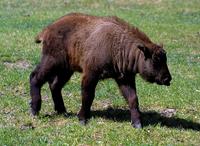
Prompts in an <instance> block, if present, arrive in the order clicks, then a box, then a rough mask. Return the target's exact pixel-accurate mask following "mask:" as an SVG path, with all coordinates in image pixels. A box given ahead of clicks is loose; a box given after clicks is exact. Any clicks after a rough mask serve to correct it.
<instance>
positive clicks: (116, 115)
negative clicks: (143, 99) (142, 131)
mask: <svg viewBox="0 0 200 146" xmlns="http://www.w3.org/2000/svg"><path fill="white" fill-rule="evenodd" d="M141 114H142V123H143V127H146V126H148V125H157V124H160V125H161V126H166V127H169V128H177V129H186V130H187V129H188V130H189V129H191V130H196V131H200V123H195V122H192V121H188V120H185V119H181V118H177V117H170V118H169V117H164V116H162V115H161V114H160V113H158V112H155V111H148V112H142V113H141ZM92 116H93V117H94V118H95V117H102V118H105V119H110V120H114V121H117V122H124V121H130V119H131V117H130V112H129V110H124V109H114V108H107V109H105V110H96V111H92Z"/></svg>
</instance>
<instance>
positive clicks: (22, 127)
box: [20, 123, 35, 130]
mask: <svg viewBox="0 0 200 146" xmlns="http://www.w3.org/2000/svg"><path fill="white" fill-rule="evenodd" d="M20 129H21V130H28V129H35V127H34V126H33V124H32V123H26V124H23V125H21V126H20Z"/></svg>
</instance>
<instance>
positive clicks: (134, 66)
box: [115, 42, 143, 74]
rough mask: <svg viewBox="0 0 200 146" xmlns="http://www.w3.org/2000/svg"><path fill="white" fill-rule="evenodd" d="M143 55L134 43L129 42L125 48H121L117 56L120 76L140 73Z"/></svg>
mask: <svg viewBox="0 0 200 146" xmlns="http://www.w3.org/2000/svg"><path fill="white" fill-rule="evenodd" d="M142 57H143V56H142V53H141V51H140V50H139V49H137V48H136V47H135V44H134V43H131V42H130V43H129V42H127V43H126V44H125V45H124V46H123V47H121V48H119V49H118V51H117V53H116V54H115V66H116V67H117V71H118V72H119V73H120V74H124V73H133V74H136V73H138V72H139V66H140V60H141V59H143V58H142Z"/></svg>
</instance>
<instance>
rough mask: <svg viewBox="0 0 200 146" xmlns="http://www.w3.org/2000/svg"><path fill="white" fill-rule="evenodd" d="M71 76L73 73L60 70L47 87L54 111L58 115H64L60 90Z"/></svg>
mask: <svg viewBox="0 0 200 146" xmlns="http://www.w3.org/2000/svg"><path fill="white" fill-rule="evenodd" d="M72 74H73V73H68V72H63V71H62V70H61V72H60V73H58V74H57V75H56V76H55V77H54V78H53V80H50V81H49V87H50V90H51V94H52V98H53V101H54V109H55V111H57V112H58V114H62V113H66V109H65V106H64V102H63V98H62V93H61V90H62V88H63V87H64V85H65V83H66V82H67V81H68V80H69V79H70V77H71V76H72Z"/></svg>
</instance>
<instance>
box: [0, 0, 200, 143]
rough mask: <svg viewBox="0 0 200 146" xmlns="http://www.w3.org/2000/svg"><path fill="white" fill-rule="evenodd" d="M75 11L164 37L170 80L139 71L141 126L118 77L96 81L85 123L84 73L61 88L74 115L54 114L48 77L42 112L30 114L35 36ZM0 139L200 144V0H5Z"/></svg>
mask: <svg viewBox="0 0 200 146" xmlns="http://www.w3.org/2000/svg"><path fill="white" fill-rule="evenodd" d="M70 12H84V13H88V14H93V15H101V16H104V15H116V16H119V17H120V18H123V19H124V20H126V21H128V22H129V23H131V24H133V25H135V26H137V27H139V28H140V29H141V30H142V31H144V32H145V33H146V34H147V35H148V36H149V37H150V38H151V39H152V40H153V41H154V42H158V43H163V44H164V46H165V49H166V50H167V56H168V64H169V68H170V71H171V74H172V77H173V81H172V85H171V86H170V87H164V86H158V85H155V84H149V83H146V82H144V81H143V80H142V79H141V78H140V77H139V76H138V77H137V90H138V94H139V102H140V108H141V111H142V112H143V122H144V128H143V129H140V130H138V129H134V128H132V127H131V125H130V115H129V111H128V106H127V104H126V102H125V101H124V99H123V98H122V97H121V95H120V93H119V91H118V88H117V86H116V84H115V83H114V82H113V81H112V80H106V81H103V82H100V83H99V84H98V86H97V91H96V98H95V100H94V103H93V106H92V111H93V112H92V115H93V116H92V118H91V120H90V122H89V123H88V125H86V126H81V125H80V124H79V122H78V119H77V117H76V113H77V112H78V111H79V109H80V104H81V96H80V78H81V76H80V74H78V73H77V74H75V75H74V76H73V77H72V79H71V80H70V82H68V83H67V85H66V86H65V88H64V89H63V92H62V93H63V97H64V101H65V105H66V107H67V110H68V112H69V113H70V117H68V118H66V117H63V116H61V115H56V114H55V112H54V110H53V102H52V99H51V95H50V92H49V89H48V86H47V85H45V86H44V88H43V90H42V99H43V103H42V110H41V112H40V115H39V116H38V117H36V118H33V117H31V116H30V114H29V104H28V103H29V100H30V96H29V74H30V72H31V71H32V70H33V68H34V67H35V66H36V64H37V63H38V62H39V59H40V52H41V50H40V45H36V44H35V43H34V37H35V36H36V35H37V33H38V32H39V31H41V29H42V28H43V27H44V26H46V25H47V24H49V23H51V22H52V21H54V20H55V19H57V18H58V17H60V16H63V15H65V14H67V13H70ZM170 110H171V113H170ZM0 145H7V146H12V145H13V146H14V145H24V146H28V145H81V146H86V145H113V146H115V145H200V1H199V0H148V1H147V0H116V1H114V0H96V1H93V0H74V1H73V0H55V1H53V0H41V1H39V0H38V1H36V0H15V1H14V0H13V1H12V0H1V1H0Z"/></svg>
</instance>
